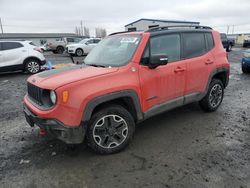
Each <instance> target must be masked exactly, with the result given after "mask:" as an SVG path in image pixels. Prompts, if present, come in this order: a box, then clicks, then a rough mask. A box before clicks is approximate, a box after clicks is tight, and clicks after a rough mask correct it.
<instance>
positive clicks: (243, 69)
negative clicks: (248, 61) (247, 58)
mask: <svg viewBox="0 0 250 188" xmlns="http://www.w3.org/2000/svg"><path fill="white" fill-rule="evenodd" d="M241 70H242V72H243V73H249V70H248V69H246V67H243V66H242V67H241Z"/></svg>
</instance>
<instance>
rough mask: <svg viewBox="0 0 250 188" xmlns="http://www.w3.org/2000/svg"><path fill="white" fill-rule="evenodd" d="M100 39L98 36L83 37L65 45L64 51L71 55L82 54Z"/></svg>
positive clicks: (86, 52)
mask: <svg viewBox="0 0 250 188" xmlns="http://www.w3.org/2000/svg"><path fill="white" fill-rule="evenodd" d="M100 41H101V39H100V38H87V39H83V40H82V41H80V42H79V43H76V44H70V45H67V46H66V51H67V52H68V53H69V54H72V55H76V56H83V55H84V54H88V53H89V52H90V51H91V50H92V49H93V48H94V47H95V46H96V45H97V44H98V43H99V42H100Z"/></svg>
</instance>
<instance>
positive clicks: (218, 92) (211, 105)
mask: <svg viewBox="0 0 250 188" xmlns="http://www.w3.org/2000/svg"><path fill="white" fill-rule="evenodd" d="M223 96H224V86H223V83H222V82H221V80H218V79H213V80H212V81H211V83H210V85H209V88H208V91H207V94H206V96H205V97H204V98H203V99H202V100H201V101H200V102H199V104H200V107H201V108H202V109H203V110H204V111H206V112H213V111H215V110H217V108H218V107H219V106H220V104H221V102H222V100H223Z"/></svg>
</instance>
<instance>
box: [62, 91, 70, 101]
mask: <svg viewBox="0 0 250 188" xmlns="http://www.w3.org/2000/svg"><path fill="white" fill-rule="evenodd" d="M68 98H69V92H68V91H64V92H63V102H64V103H66V102H67V101H68Z"/></svg>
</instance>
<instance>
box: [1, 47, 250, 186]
mask: <svg viewBox="0 0 250 188" xmlns="http://www.w3.org/2000/svg"><path fill="white" fill-rule="evenodd" d="M241 54H242V49H240V48H235V49H234V50H233V51H232V52H230V54H229V59H230V64H231V75H230V83H229V86H228V88H227V89H226V91H225V98H224V101H223V103H222V105H221V107H220V108H219V109H218V110H217V111H216V112H214V113H204V112H202V111H201V110H200V108H199V106H198V105H197V104H196V103H195V104H190V105H187V106H184V107H181V108H178V109H175V110H173V111H170V112H167V113H164V114H161V115H159V116H156V117H154V118H151V119H149V120H147V121H145V122H143V123H141V124H140V125H138V126H137V129H136V133H135V137H134V139H133V141H132V143H131V144H130V145H129V146H128V147H127V148H126V149H125V150H124V151H123V152H121V153H118V154H114V155H107V156H100V155H97V154H95V153H93V152H92V151H91V150H90V149H88V148H87V147H86V146H85V144H81V145H77V146H75V147H69V146H67V145H66V144H64V143H62V142H60V141H58V140H55V139H52V138H40V137H39V136H38V129H37V128H31V127H29V126H28V124H27V123H26V122H25V119H24V116H23V112H22V98H23V96H24V95H25V92H26V84H25V82H26V79H27V77H28V75H26V74H22V73H12V74H3V75H0V96H1V98H0V104H1V105H0V187H4V188H5V187H31V188H33V187H62V188H63V187H74V188H77V187H185V188H186V187H190V188H196V187H197V188H200V187H205V188H206V187H226V188H228V187H232V188H237V187H239V188H247V187H248V188H250V120H249V118H248V117H249V115H250V100H249V96H250V87H249V83H250V75H244V74H242V72H241V69H240V59H241ZM46 56H47V59H49V60H51V61H52V62H53V63H59V64H60V63H65V62H70V59H69V58H68V57H67V56H66V55H51V54H47V55H46ZM77 59H78V60H80V59H82V58H77Z"/></svg>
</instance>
